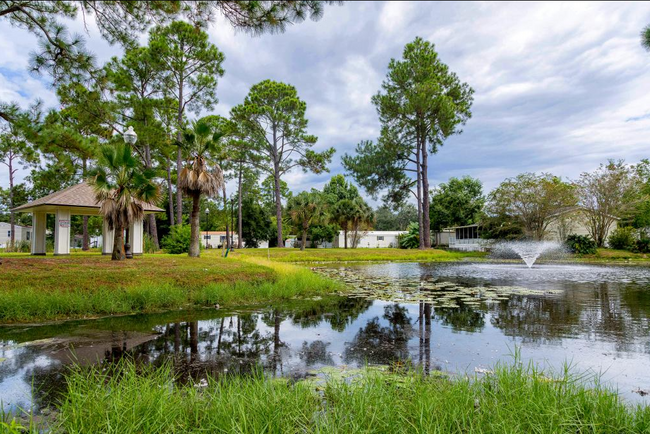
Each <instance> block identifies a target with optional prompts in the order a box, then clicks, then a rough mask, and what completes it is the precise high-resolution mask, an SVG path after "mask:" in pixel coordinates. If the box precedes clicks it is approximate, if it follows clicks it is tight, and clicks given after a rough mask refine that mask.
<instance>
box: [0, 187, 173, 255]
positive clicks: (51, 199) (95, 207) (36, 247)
mask: <svg viewBox="0 0 650 434" xmlns="http://www.w3.org/2000/svg"><path fill="white" fill-rule="evenodd" d="M99 208H100V205H99V204H98V203H97V199H96V198H95V192H94V191H93V188H92V187H91V186H90V185H89V184H87V183H86V182H82V183H80V184H77V185H73V186H72V187H68V188H66V189H65V190H61V191H57V192H56V193H52V194H50V195H47V196H45V197H42V198H40V199H36V200H35V201H32V202H29V203H27V204H25V205H21V206H19V207H17V208H14V209H13V211H15V212H24V213H31V214H32V225H33V229H32V232H33V234H30V238H31V244H32V249H31V250H32V255H45V233H46V227H45V226H46V217H47V214H54V255H57V256H58V255H69V254H70V244H71V236H72V234H71V231H70V229H71V227H70V226H71V225H70V217H71V216H72V215H88V216H93V215H100V213H99ZM142 208H143V210H144V213H145V214H152V213H158V212H165V210H164V209H161V208H158V207H157V206H154V205H151V204H147V203H142ZM127 232H128V239H127V240H126V242H128V243H129V244H130V245H131V251H132V252H133V254H134V255H141V254H142V252H143V247H144V239H143V235H144V231H143V224H142V220H138V221H135V222H134V223H133V224H132V225H131V226H130V227H129V228H128V231H127ZM5 233H6V232H5ZM114 235H115V231H114V230H112V229H110V228H109V227H108V223H107V222H106V221H104V224H103V230H102V240H103V241H102V243H103V244H102V254H104V255H110V254H111V252H112V250H113V239H114Z"/></svg>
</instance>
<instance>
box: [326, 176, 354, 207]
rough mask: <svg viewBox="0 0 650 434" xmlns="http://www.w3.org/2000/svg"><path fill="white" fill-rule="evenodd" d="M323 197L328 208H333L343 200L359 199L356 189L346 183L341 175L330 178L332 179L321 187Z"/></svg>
mask: <svg viewBox="0 0 650 434" xmlns="http://www.w3.org/2000/svg"><path fill="white" fill-rule="evenodd" d="M323 196H324V200H325V201H326V202H327V204H328V205H329V206H334V205H336V203H337V202H340V201H342V200H345V199H348V200H354V199H356V198H357V197H360V195H359V190H358V189H357V187H355V186H354V184H352V183H350V182H348V181H346V180H345V177H344V176H343V175H334V176H332V179H330V181H329V182H328V183H326V184H325V185H324V186H323Z"/></svg>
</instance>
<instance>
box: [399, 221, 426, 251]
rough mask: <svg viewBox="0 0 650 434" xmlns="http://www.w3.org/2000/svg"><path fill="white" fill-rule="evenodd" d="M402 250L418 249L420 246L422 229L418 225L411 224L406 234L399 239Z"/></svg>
mask: <svg viewBox="0 0 650 434" xmlns="http://www.w3.org/2000/svg"><path fill="white" fill-rule="evenodd" d="M397 243H398V244H399V248H400V249H417V248H418V247H419V246H420V229H419V225H418V224H417V223H411V224H410V225H409V226H408V229H407V232H406V233H405V234H400V235H399V236H398V237H397Z"/></svg>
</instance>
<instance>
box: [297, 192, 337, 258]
mask: <svg viewBox="0 0 650 434" xmlns="http://www.w3.org/2000/svg"><path fill="white" fill-rule="evenodd" d="M287 214H288V216H289V220H290V221H291V224H292V226H293V227H294V228H295V229H296V230H298V231H300V232H301V234H302V242H301V243H300V250H305V245H306V244H307V231H308V230H309V227H310V226H311V225H314V224H319V223H325V222H326V220H327V214H326V212H325V203H324V201H323V200H322V199H321V197H320V194H319V193H317V192H313V191H312V192H311V193H310V192H307V191H303V192H301V193H299V194H297V195H296V196H293V197H292V198H291V199H289V202H288V203H287Z"/></svg>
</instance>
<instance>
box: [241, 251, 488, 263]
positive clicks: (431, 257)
mask: <svg viewBox="0 0 650 434" xmlns="http://www.w3.org/2000/svg"><path fill="white" fill-rule="evenodd" d="M485 255H486V254H485V253H481V252H452V251H447V250H440V249H429V250H416V249H413V250H409V249H305V250H303V251H300V250H299V249H277V248H273V249H242V250H235V251H234V252H233V253H232V256H233V257H262V258H267V257H268V258H270V259H271V260H272V261H279V262H345V261H349V262H351V261H413V262H417V261H421V262H437V261H459V260H461V259H463V258H468V257H469V258H482V257H485Z"/></svg>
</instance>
